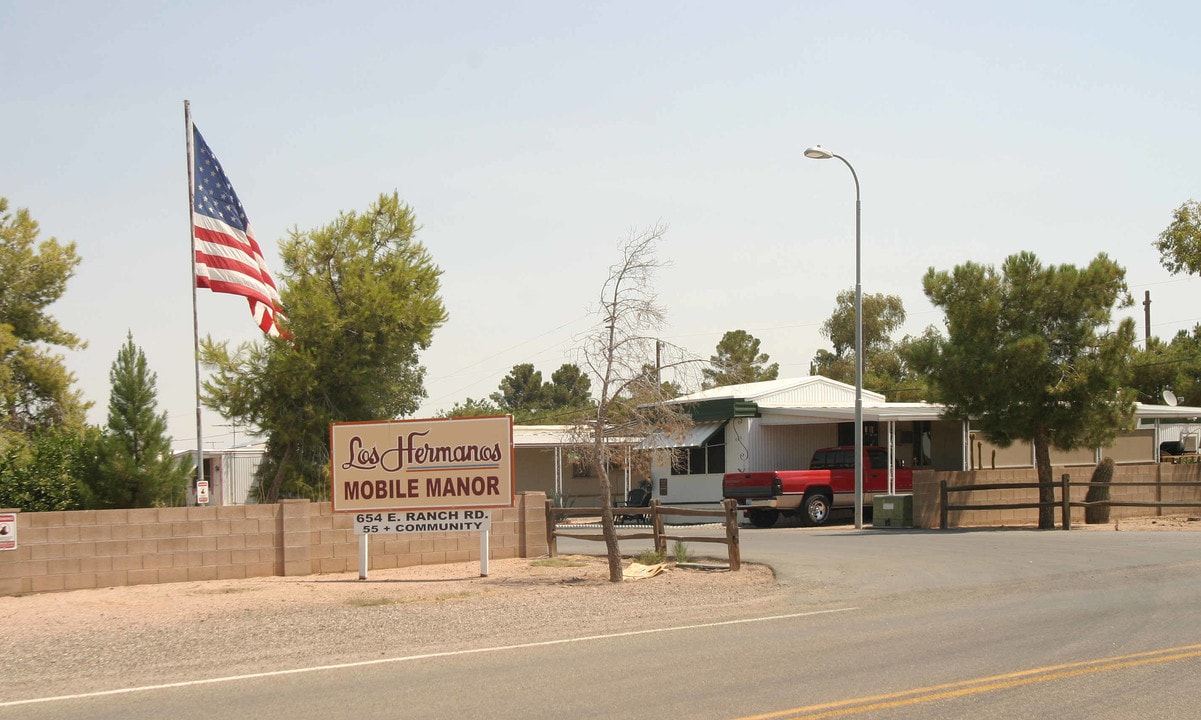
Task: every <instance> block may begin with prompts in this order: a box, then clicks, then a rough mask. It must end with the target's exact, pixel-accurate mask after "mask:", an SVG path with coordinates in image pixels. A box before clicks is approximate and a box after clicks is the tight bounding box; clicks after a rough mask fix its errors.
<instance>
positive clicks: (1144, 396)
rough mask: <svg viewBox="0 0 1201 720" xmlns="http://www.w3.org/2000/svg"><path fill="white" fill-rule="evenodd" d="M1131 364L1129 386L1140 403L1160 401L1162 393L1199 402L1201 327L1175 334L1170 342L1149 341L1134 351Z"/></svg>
mask: <svg viewBox="0 0 1201 720" xmlns="http://www.w3.org/2000/svg"><path fill="white" fill-rule="evenodd" d="M1132 365H1133V379H1132V380H1131V383H1130V385H1131V387H1133V388H1134V389H1135V390H1137V391H1138V395H1139V399H1141V400H1142V401H1143V402H1148V403H1159V402H1162V398H1163V393H1164V391H1165V390H1171V391H1172V392H1173V393H1174V394H1175V395H1176V396H1177V398H1179V399H1180V401H1181V402H1186V403H1188V404H1195V401H1201V325H1198V326H1196V327H1194V328H1193V330H1192V332H1189V331H1187V330H1181V331H1179V332H1178V333H1176V336H1175V337H1174V338H1172V341H1171V342H1170V343H1165V342H1163V341H1162V340H1160V339H1159V338H1156V337H1152V338H1149V339H1148V341H1147V344H1146V346H1145V347H1144V348H1142V349H1140V350H1137V351H1135V353H1134V358H1133V360H1132Z"/></svg>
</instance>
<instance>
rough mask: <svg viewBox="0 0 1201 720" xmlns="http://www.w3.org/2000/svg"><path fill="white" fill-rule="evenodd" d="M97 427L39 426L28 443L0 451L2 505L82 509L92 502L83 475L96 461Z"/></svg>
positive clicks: (37, 509) (40, 509)
mask: <svg viewBox="0 0 1201 720" xmlns="http://www.w3.org/2000/svg"><path fill="white" fill-rule="evenodd" d="M97 434H98V431H97V430H96V429H95V428H83V429H74V428H50V429H45V430H37V431H35V432H34V433H33V435H32V436H31V437H29V438H28V442H27V443H22V444H13V445H10V446H9V447H8V448H6V449H5V450H4V451H2V452H0V507H6V508H20V509H22V510H24V511H25V512H51V511H55V510H81V509H83V508H85V507H88V506H89V505H91V501H90V495H89V493H88V490H87V487H86V486H85V484H84V482H83V478H84V477H85V475H86V474H87V472H88V469H89V467H90V466H91V465H92V464H93V462H94V459H93V458H91V457H90V456H89V454H88V448H90V447H92V446H93V445H94V441H95V437H96V435H97Z"/></svg>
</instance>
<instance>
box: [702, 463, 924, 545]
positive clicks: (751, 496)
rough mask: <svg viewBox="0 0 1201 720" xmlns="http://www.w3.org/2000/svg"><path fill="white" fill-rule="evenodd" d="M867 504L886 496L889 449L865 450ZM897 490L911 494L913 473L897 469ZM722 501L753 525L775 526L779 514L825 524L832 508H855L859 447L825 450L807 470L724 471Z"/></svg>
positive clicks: (806, 521)
mask: <svg viewBox="0 0 1201 720" xmlns="http://www.w3.org/2000/svg"><path fill="white" fill-rule="evenodd" d="M863 456H864V463H863V502H864V507H868V508H870V507H871V501H872V494H874V493H886V492H888V449H887V448H882V447H865V448H863ZM895 473H896V476H895V477H896V485H895V488H894V489H895V491H896V492H912V491H913V470H911V469H909V468H904V467H899V468H896V470H895ZM721 493H722V497H727V498H734V499H735V500H737V501H738V507H739V508H740V509H741V510H743V511H745V512H746V518H747V520H749V521H750V522H751V524H752V525H754V526H755V527H761V528H765V527H771V526H772V525H774V524H775V523H776V520H777V519H779V517H780V515H781V514H784V515H787V516H792V515H797V514H799V515H800V519H801V524H802V525H823V524H825V522H826V521H827V520H829V519H830V511H831V510H832V509H834V508H842V507H854V506H855V448H854V447H831V448H822V449H821V450H818V451H817V452H815V453H813V459H812V460H811V461H810V462H809V469H808V470H770V471H764V472H744V473H726V475H725V477H723V478H722V480H721Z"/></svg>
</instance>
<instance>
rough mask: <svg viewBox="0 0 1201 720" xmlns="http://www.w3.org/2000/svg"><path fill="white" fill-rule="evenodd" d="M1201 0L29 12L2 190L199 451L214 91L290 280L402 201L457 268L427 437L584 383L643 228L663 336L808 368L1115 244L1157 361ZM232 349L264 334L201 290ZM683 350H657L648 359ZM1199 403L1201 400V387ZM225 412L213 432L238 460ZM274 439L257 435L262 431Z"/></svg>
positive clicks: (1199, 312) (216, 127)
mask: <svg viewBox="0 0 1201 720" xmlns="http://www.w3.org/2000/svg"><path fill="white" fill-rule="evenodd" d="M1198 27H1201V5H1198V4H1197V3H1195V2H1176V3H1168V2H1140V3H1134V2H1129V3H1113V2H1105V3H1101V2H1097V3H1080V2H1070V3H1069V2H1057V1H1039V2H1012V3H987V4H983V3H961V2H945V3H930V2H905V3H900V2H841V3H830V2H825V3H814V2H741V3H730V2H721V3H718V2H675V3H672V2H620V3H605V2H566V1H561V0H554V1H551V0H547V1H545V2H488V3H484V2H479V3H467V2H428V3H412V2H379V3H363V2H346V1H339V2H329V3H313V2H278V3H277V2H209V3H204V4H202V5H196V4H185V3H167V2H120V1H116V2H103V3H97V2H52V1H50V2H47V1H40V0H39V1H37V2H33V1H30V2H23V1H19V0H0V77H2V78H3V81H2V82H0V142H2V143H3V149H2V150H0V196H5V197H7V198H8V199H9V201H10V204H11V205H12V206H13V207H25V208H28V209H29V210H30V212H31V213H32V214H33V217H34V218H35V219H37V220H38V221H39V223H40V224H41V228H42V236H43V237H51V236H53V237H57V238H58V239H59V240H63V241H68V240H69V241H74V242H76V243H77V244H78V252H79V255H80V256H81V257H82V263H81V265H80V267H79V269H78V272H77V273H76V275H75V277H74V278H73V279H72V280H71V281H70V283H69V285H68V289H67V292H66V294H65V296H64V297H63V299H62V300H61V301H60V302H59V303H57V304H56V305H54V306H53V308H52V313H53V314H54V315H55V316H56V317H57V318H58V319H59V320H60V321H61V323H62V324H63V325H64V326H65V327H66V328H67V329H69V330H72V331H74V332H76V333H77V334H79V335H80V336H82V337H83V338H84V339H86V340H87V341H88V343H89V346H88V348H87V349H86V350H84V351H80V352H72V353H68V354H67V362H68V364H69V366H70V368H71V369H72V370H73V372H75V374H76V376H77V378H78V381H79V387H80V388H81V389H82V390H83V391H84V393H85V395H86V397H87V398H88V399H89V400H91V401H92V402H94V403H95V406H94V408H93V410H92V415H91V417H92V420H93V421H94V422H97V423H103V422H104V418H105V414H106V412H107V404H108V393H109V380H108V372H109V368H110V366H111V365H112V362H113V361H114V360H115V359H116V356H117V351H118V348H119V347H120V345H121V344H122V343H123V342H124V340H125V335H126V332H127V331H131V332H132V333H133V338H134V342H135V343H137V344H138V345H139V346H141V347H142V348H143V350H144V351H145V353H146V356H147V359H148V361H149V364H150V366H151V368H152V369H153V370H154V371H155V372H156V373H157V374H158V390H159V404H160V408H161V409H162V410H165V411H166V412H167V413H168V418H169V424H170V425H169V429H170V432H171V433H172V435H173V436H174V438H175V446H176V448H177V449H186V448H188V447H195V444H196V440H195V437H196V429H195V399H194V382H195V380H194V370H193V362H192V357H193V355H192V300H191V280H190V278H191V263H190V258H189V228H188V207H187V197H188V194H187V172H186V159H185V133H184V114H183V101H184V100H185V99H187V100H190V101H191V106H192V114H193V117H194V119H195V122H196V124H197V126H198V127H199V128H200V129H201V131H202V132H203V133H204V137H205V139H206V140H207V141H208V143H209V145H210V146H211V147H212V149H213V152H214V153H215V154H216V155H217V157H218V158H219V159H220V160H221V162H222V164H223V165H224V166H225V170H226V173H227V174H228V176H229V178H230V180H231V181H232V182H233V185H234V187H235V188H236V189H237V191H238V194H239V196H240V197H241V200H242V202H243V204H244V205H245V207H246V211H247V214H248V216H249V217H250V221H251V223H252V225H253V226H254V228H255V231H256V233H257V235H258V238H259V241H260V243H261V244H262V245H263V247H264V251H265V253H266V254H267V256H268V262H269V263H271V265H272V267H273V268H275V269H278V268H279V267H280V263H279V260H278V256H277V254H276V253H277V241H278V239H279V238H281V237H283V236H285V234H286V233H287V231H288V230H289V229H290V228H293V227H299V228H304V229H307V228H312V227H316V226H319V225H322V224H325V223H327V222H329V221H331V220H333V219H334V218H335V217H336V216H337V214H338V213H339V212H340V211H343V210H363V209H366V208H367V206H368V205H369V204H370V203H371V202H372V201H373V200H374V199H375V198H376V197H377V196H378V195H379V193H381V192H392V191H393V190H396V191H398V192H399V193H400V196H401V197H402V199H403V200H405V201H406V202H408V203H409V204H410V205H411V206H412V207H413V209H414V211H415V213H416V215H417V218H418V220H419V222H420V224H421V226H422V229H421V231H420V233H419V235H418V238H419V239H420V240H421V241H422V242H423V243H424V244H425V245H426V247H428V248H429V251H430V253H431V254H432V256H433V258H434V260H435V262H436V263H437V264H438V265H439V266H440V267H441V268H442V269H443V271H444V275H443V278H442V280H443V299H444V301H445V303H446V306H447V309H448V311H449V314H450V320H449V322H447V324H446V325H445V326H444V327H443V328H442V329H441V330H439V331H438V332H437V334H436V335H435V336H434V342H433V345H432V346H431V347H430V349H429V350H428V351H427V352H425V353H424V354H423V356H422V357H423V363H424V364H425V366H426V367H427V368H428V375H427V381H426V388H427V390H428V393H429V399H428V401H427V403H426V404H425V406H424V407H423V409H422V414H423V415H429V414H433V413H435V412H436V411H437V410H439V409H449V408H450V407H452V406H453V405H454V403H455V402H460V401H462V400H464V399H465V398H466V397H469V396H470V397H475V398H480V397H486V396H487V395H488V394H489V393H491V392H493V391H495V390H496V388H497V384H498V383H499V382H500V380H501V378H502V377H504V375H505V374H506V373H507V372H508V371H509V369H510V368H512V366H513V365H515V364H517V363H522V362H531V363H533V364H534V365H535V366H536V367H537V368H538V369H539V370H541V371H542V373H543V376H544V377H545V378H547V379H549V376H550V373H551V372H552V371H553V370H555V369H556V368H558V367H559V366H560V365H561V364H562V363H564V362H571V361H574V360H575V359H576V350H577V348H578V347H579V346H580V344H581V343H580V336H581V334H582V333H585V332H587V330H588V329H589V328H590V327H591V326H592V323H593V322H594V321H595V317H594V316H593V315H591V314H590V313H591V311H592V310H594V309H595V305H596V299H597V296H598V294H599V291H600V288H601V285H602V283H603V282H604V280H605V278H606V277H607V275H608V267H609V265H610V264H612V263H613V262H615V261H616V260H617V259H618V245H619V242H620V241H621V240H622V239H623V238H625V237H626V236H627V235H628V234H629V233H630V232H631V230H635V229H639V228H645V227H648V226H650V225H653V224H655V223H659V222H662V223H664V224H665V225H667V226H668V228H669V229H668V232H667V235H666V239H665V241H664V243H663V244H662V245H661V247H660V251H659V252H660V257H662V258H664V259H667V260H669V261H670V262H671V265H670V267H668V268H666V269H665V270H664V271H663V272H662V273H661V274H660V276H659V280H658V291H659V297H660V301H661V303H662V304H663V306H664V307H665V308H666V309H667V311H668V320H667V324H666V326H665V327H664V328H663V329H662V332H661V335H662V337H663V339H664V340H666V341H668V342H671V343H673V344H675V345H678V346H681V347H683V348H685V349H686V350H687V351H689V352H691V353H692V354H694V355H696V356H698V357H703V358H707V357H709V356H710V355H712V354H713V352H714V348H715V346H716V344H717V341H718V340H719V339H720V338H721V336H722V334H723V333H724V332H726V331H728V330H734V329H744V330H747V331H748V332H750V333H751V334H753V335H754V336H756V337H758V338H759V339H760V340H761V341H762V350H763V351H765V352H767V353H768V354H770V355H771V360H772V361H775V362H779V363H780V372H781V375H782V376H801V375H806V374H807V373H808V366H809V361H810V359H811V358H812V357H813V355H814V353H815V352H816V351H817V350H818V349H819V348H823V347H826V348H828V347H829V346H828V344H827V342H826V341H825V340H824V339H823V338H822V337H821V336H820V333H819V328H820V325H821V323H822V321H824V320H825V319H826V318H827V317H829V315H830V313H831V311H832V310H833V308H834V298H835V295H836V294H837V293H838V292H839V291H840V290H845V289H850V288H852V287H853V286H854V277H855V275H854V273H855V253H854V200H855V194H854V184H853V182H852V178H851V175H850V173H849V172H848V171H847V169H846V167H844V166H843V165H842V164H841V163H839V162H838V161H836V160H835V161H816V160H809V159H806V158H805V157H804V156H803V155H802V151H803V150H804V149H805V148H806V147H807V146H810V145H814V144H819V143H820V144H822V145H824V146H825V147H827V148H829V149H831V150H833V151H835V152H838V153H839V154H841V155H844V156H845V157H846V158H847V159H848V160H849V161H850V162H851V163H852V164H853V165H854V167H855V170H856V172H857V173H858V175H859V179H860V182H861V184H862V203H863V233H862V239H863V271H862V272H863V291H864V292H865V293H889V294H895V295H899V296H900V297H901V298H902V299H903V300H904V303H905V308H906V310H907V311H908V316H909V320H908V323H907V325H906V327H905V329H904V332H906V333H918V332H920V331H921V330H922V329H923V328H924V327H926V326H927V325H931V324H936V325H940V326H941V321H942V314H941V313H940V312H938V311H936V310H934V309H933V308H932V307H931V305H930V304H929V302H928V301H927V300H926V299H925V296H924V295H923V293H922V289H921V276H922V274H923V273H924V272H925V271H926V270H927V268H930V267H935V268H938V269H950V268H952V267H954V266H955V265H956V264H959V263H962V262H965V261H969V260H971V261H976V262H981V263H986V264H998V263H1000V262H1001V261H1002V260H1003V259H1004V258H1005V257H1007V256H1008V255H1010V254H1013V253H1015V252H1018V251H1022V250H1030V251H1033V252H1034V253H1035V254H1037V255H1038V256H1039V257H1040V258H1041V259H1042V260H1043V261H1044V262H1046V263H1054V264H1058V263H1070V264H1075V265H1084V264H1087V262H1088V261H1090V260H1091V259H1092V258H1093V257H1095V256H1096V254H1097V253H1099V252H1105V253H1108V254H1109V255H1110V257H1112V258H1114V259H1115V260H1116V261H1117V262H1119V263H1120V264H1122V265H1123V266H1124V267H1126V269H1127V280H1128V283H1129V285H1130V289H1131V291H1132V293H1133V294H1134V295H1135V299H1136V305H1135V306H1134V307H1133V308H1131V309H1130V311H1129V314H1130V315H1132V316H1134V317H1136V318H1137V319H1138V321H1139V336H1140V337H1142V328H1143V325H1142V314H1143V311H1142V306H1141V302H1142V299H1143V293H1144V291H1148V290H1149V291H1150V292H1151V298H1152V301H1153V304H1152V334H1154V335H1157V336H1159V337H1162V338H1165V339H1167V338H1170V337H1172V336H1173V335H1174V334H1175V333H1176V331H1177V330H1180V329H1188V328H1192V326H1193V325H1194V324H1196V323H1198V322H1201V306H1198V305H1197V304H1196V298H1197V296H1198V290H1201V279H1199V278H1196V277H1188V276H1176V277H1173V276H1171V275H1169V274H1168V272H1167V271H1166V270H1164V269H1163V268H1162V267H1161V266H1160V264H1159V259H1158V254H1157V253H1156V251H1155V249H1154V248H1153V247H1152V242H1153V241H1154V240H1155V239H1156V237H1157V236H1158V234H1159V232H1160V231H1161V230H1163V229H1164V228H1165V227H1166V226H1167V224H1168V223H1169V222H1170V221H1171V213H1172V210H1173V209H1174V208H1176V207H1177V206H1179V205H1180V204H1181V203H1182V202H1184V201H1186V200H1188V199H1190V198H1199V199H1201V163H1199V158H1201V84H1199V83H1198V82H1197V72H1198V69H1199V68H1201V44H1199V43H1198V42H1197V28H1198ZM199 320H200V328H201V334H206V333H207V334H212V335H213V336H215V337H218V338H229V339H231V340H234V341H244V340H253V339H255V338H256V333H257V332H258V331H257V329H256V328H255V326H254V325H253V323H252V321H251V318H250V314H249V311H248V310H247V307H246V303H245V301H244V300H243V299H242V298H239V297H235V296H232V295H218V294H214V293H210V292H207V291H204V292H202V293H201V295H200V297H199ZM649 360H650V359H649V358H648V361H649ZM1189 400H1190V401H1191V399H1189ZM226 423H227V421H226V420H224V419H222V418H220V417H217V416H215V414H214V413H211V412H208V411H206V412H205V415H204V424H205V428H204V433H203V434H204V441H205V443H206V445H208V446H212V447H225V446H228V445H230V444H231V442H232V441H233V439H234V436H233V434H232V433H233V432H234V429H233V428H230V427H228V426H226V425H225V424H226ZM240 432H241V433H242V435H243V436H242V437H240V438H239V442H240V441H241V440H243V439H244V433H245V429H241V430H240Z"/></svg>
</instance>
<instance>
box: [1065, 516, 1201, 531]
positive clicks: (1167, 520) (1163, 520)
mask: <svg viewBox="0 0 1201 720" xmlns="http://www.w3.org/2000/svg"><path fill="white" fill-rule="evenodd" d="M1072 529H1073V530H1094V531H1104V530H1115V531H1118V532H1122V531H1127V532H1140V531H1157V532H1163V531H1170V530H1176V531H1185V532H1190V531H1191V532H1196V531H1201V515H1163V516H1161V517H1154V516H1146V517H1134V518H1115V519H1112V520H1110V521H1109V522H1107V523H1104V524H1098V525H1086V524H1084V523H1073V524H1072Z"/></svg>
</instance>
